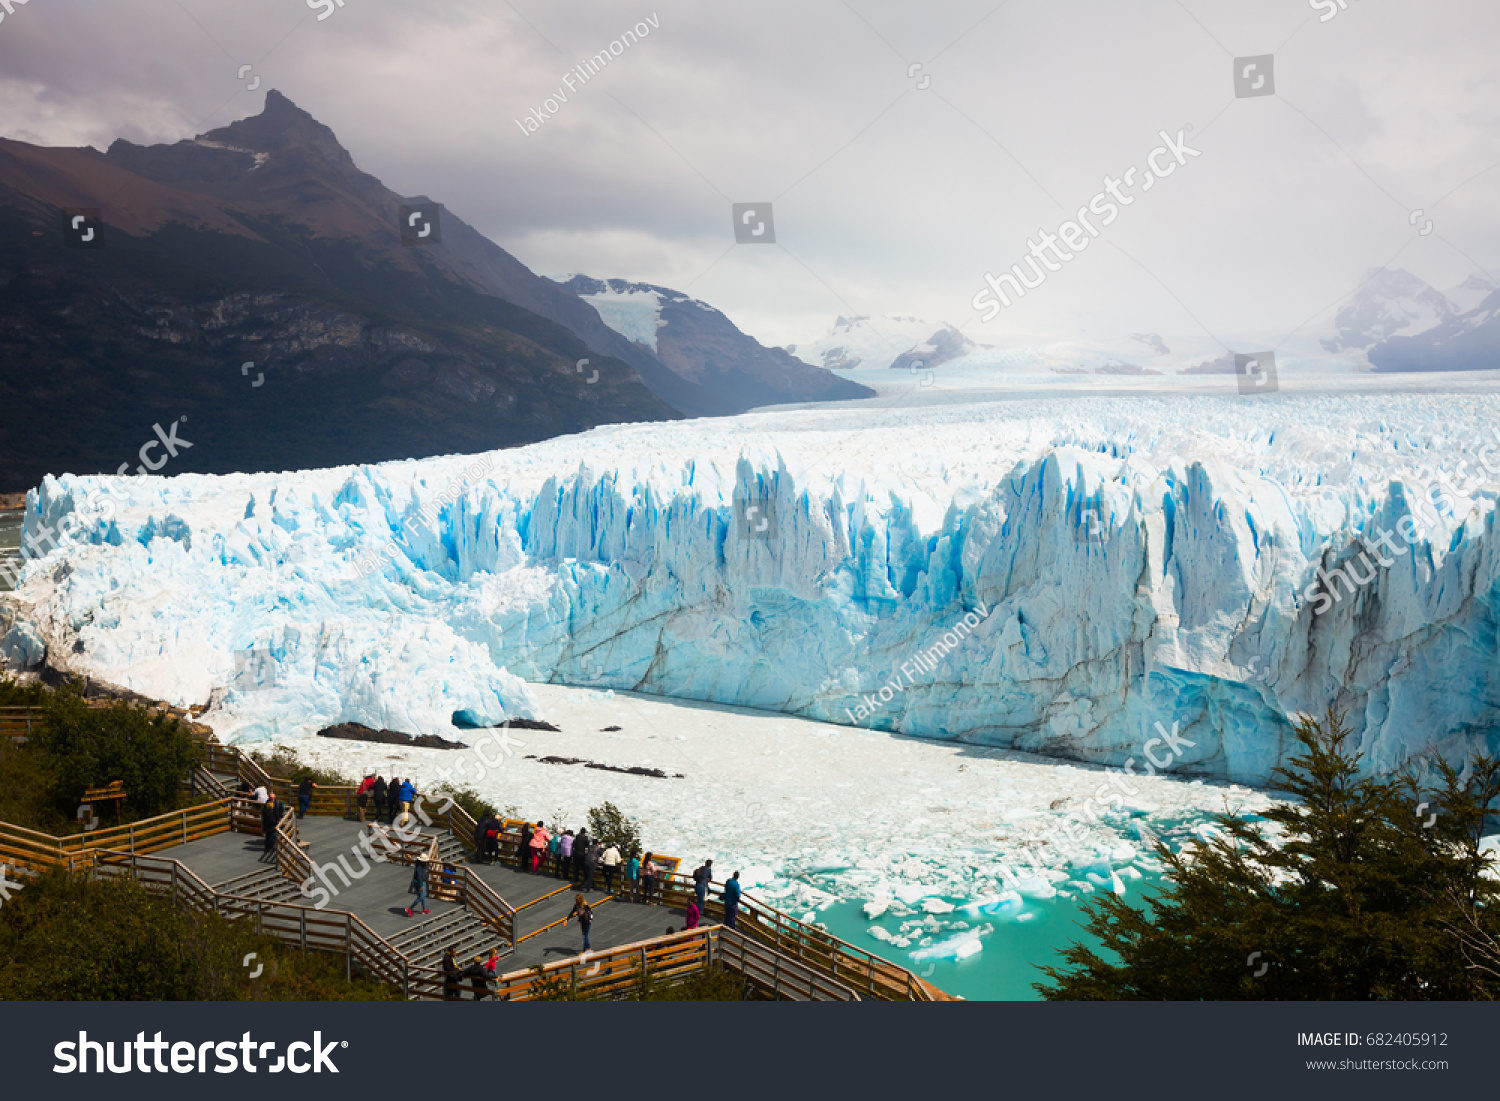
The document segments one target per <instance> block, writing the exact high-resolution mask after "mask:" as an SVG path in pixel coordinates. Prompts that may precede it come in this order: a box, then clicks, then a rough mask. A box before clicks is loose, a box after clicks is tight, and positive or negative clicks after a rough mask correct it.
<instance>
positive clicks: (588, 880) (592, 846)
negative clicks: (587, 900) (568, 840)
mask: <svg viewBox="0 0 1500 1101" xmlns="http://www.w3.org/2000/svg"><path fill="white" fill-rule="evenodd" d="M603 855H604V846H603V845H601V844H599V842H597V841H592V842H590V843H589V851H588V852H586V853H584V854H583V889H584V890H585V891H595V890H598V888H597V887H595V886H594V873H595V872H597V871H598V870H599V858H600V857H601V856H603Z"/></svg>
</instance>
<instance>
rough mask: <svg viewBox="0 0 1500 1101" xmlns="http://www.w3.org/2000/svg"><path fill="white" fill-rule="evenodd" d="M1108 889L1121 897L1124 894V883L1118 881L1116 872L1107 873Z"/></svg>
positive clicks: (1118, 876)
mask: <svg viewBox="0 0 1500 1101" xmlns="http://www.w3.org/2000/svg"><path fill="white" fill-rule="evenodd" d="M1109 888H1110V890H1112V891H1114V893H1115V894H1117V895H1123V894H1124V893H1125V883H1124V881H1123V880H1121V879H1120V875H1119V873H1118V872H1110V873H1109Z"/></svg>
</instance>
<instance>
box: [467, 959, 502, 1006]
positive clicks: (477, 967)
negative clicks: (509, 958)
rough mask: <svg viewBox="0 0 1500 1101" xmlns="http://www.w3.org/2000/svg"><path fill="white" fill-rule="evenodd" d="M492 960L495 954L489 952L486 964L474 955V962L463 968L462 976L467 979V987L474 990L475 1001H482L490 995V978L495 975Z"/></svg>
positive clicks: (493, 960)
mask: <svg viewBox="0 0 1500 1101" xmlns="http://www.w3.org/2000/svg"><path fill="white" fill-rule="evenodd" d="M494 962H495V954H494V953H493V952H491V953H490V959H489V963H488V964H486V963H485V961H484V960H482V959H480V958H479V957H478V956H475V957H474V962H473V963H471V964H469V966H468V967H465V968H464V977H465V978H466V979H468V980H469V989H470V990H472V991H473V992H474V1000H475V1001H476V1002H482V1001H484V1000H485V999H486V998H488V997H489V996H490V980H491V979H492V978H494V977H495V971H494V966H493V965H494Z"/></svg>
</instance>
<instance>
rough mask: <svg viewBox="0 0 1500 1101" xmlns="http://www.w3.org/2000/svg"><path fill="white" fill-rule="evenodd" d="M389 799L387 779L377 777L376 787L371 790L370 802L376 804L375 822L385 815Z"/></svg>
mask: <svg viewBox="0 0 1500 1101" xmlns="http://www.w3.org/2000/svg"><path fill="white" fill-rule="evenodd" d="M387 798H388V797H387V795H386V791H385V777H384V776H377V777H375V786H374V787H372V788H371V789H370V800H371V802H373V803H374V804H375V821H377V822H379V821H380V819H381V818H382V817H383V816H384V815H385V808H386V801H387Z"/></svg>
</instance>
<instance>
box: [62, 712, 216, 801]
mask: <svg viewBox="0 0 1500 1101" xmlns="http://www.w3.org/2000/svg"><path fill="white" fill-rule="evenodd" d="M34 740H35V741H36V743H37V745H38V747H39V748H40V749H41V750H42V752H43V753H44V754H45V755H46V757H47V758H48V761H49V764H50V767H51V770H52V773H53V775H54V776H55V777H56V782H57V791H56V795H57V798H58V799H59V800H61V801H63V802H65V803H66V802H71V803H73V804H75V805H76V803H77V801H78V799H79V798H81V797H82V795H83V792H84V789H85V788H91V787H103V786H104V785H106V784H110V783H113V782H114V781H115V780H123V781H124V783H125V791H126V793H127V801H128V802H129V804H130V806H131V807H133V808H134V809H135V810H136V811H138V812H139V813H141V814H144V815H151V814H157V813H160V812H162V811H165V810H170V809H171V808H172V807H173V806H175V805H177V803H178V801H179V800H180V799H181V797H182V788H183V782H184V781H185V780H186V779H187V777H188V774H189V773H191V772H192V770H193V768H194V766H196V765H197V764H198V763H199V762H200V761H201V760H202V759H203V756H204V749H203V747H202V746H201V745H200V744H199V743H198V741H197V739H196V738H194V737H193V735H192V732H191V731H189V730H188V729H187V727H185V726H184V725H183V724H182V723H180V722H179V721H178V720H177V719H175V718H173V717H171V716H170V715H165V714H161V713H157V714H155V715H153V714H150V713H149V712H148V711H147V710H146V709H145V708H143V707H140V706H137V705H135V704H127V703H115V704H113V705H111V706H109V707H100V708H96V707H90V706H89V705H88V703H87V702H86V701H85V700H84V698H83V695H82V693H80V692H79V691H78V690H77V689H76V688H73V687H71V686H65V687H63V688H59V689H58V690H57V691H55V692H53V693H52V694H51V695H50V696H49V697H48V698H47V700H46V702H45V703H44V704H43V706H42V723H41V726H40V729H39V730H38V731H37V733H36V734H35V735H34Z"/></svg>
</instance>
